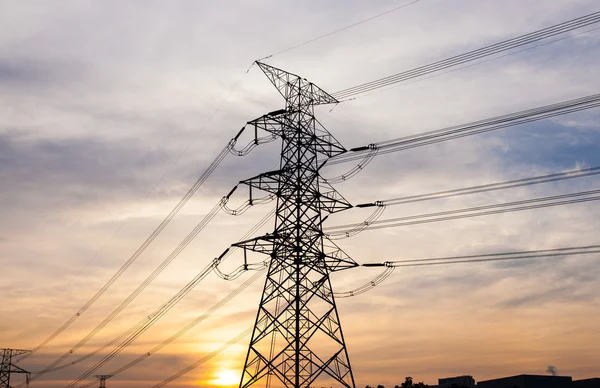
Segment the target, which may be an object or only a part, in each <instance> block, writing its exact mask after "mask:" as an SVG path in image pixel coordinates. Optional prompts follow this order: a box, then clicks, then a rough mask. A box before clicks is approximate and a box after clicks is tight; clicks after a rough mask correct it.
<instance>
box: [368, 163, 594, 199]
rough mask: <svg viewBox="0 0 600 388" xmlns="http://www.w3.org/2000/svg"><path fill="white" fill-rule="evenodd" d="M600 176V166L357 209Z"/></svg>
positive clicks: (413, 196) (431, 194)
mask: <svg viewBox="0 0 600 388" xmlns="http://www.w3.org/2000/svg"><path fill="white" fill-rule="evenodd" d="M598 174H600V166H596V167H589V168H583V169H579V170H570V171H564V172H557V173H553V174H546V175H538V176H534V177H528V178H521V179H514V180H510V181H505V182H496V183H489V184H485V185H479V186H470V187H463V188H460V189H453V190H444V191H437V192H434V193H428V194H419V195H411V196H407V197H399V198H392V199H386V200H383V201H376V202H373V203H369V204H360V205H357V207H369V206H393V205H403V204H407V203H414V202H422V201H430V200H434V199H442V198H449V197H457V196H461V195H468V194H477V193H485V192H490V191H496V190H505V189H512V188H515V187H523V186H531V185H537V184H541V183H549V182H557V181H562V180H568V179H575V178H585V177H589V176H594V175H598Z"/></svg>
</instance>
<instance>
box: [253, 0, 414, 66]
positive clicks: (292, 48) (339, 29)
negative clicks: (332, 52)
mask: <svg viewBox="0 0 600 388" xmlns="http://www.w3.org/2000/svg"><path fill="white" fill-rule="evenodd" d="M419 1H420V0H413V1H411V2H410V3H407V4H403V5H400V6H397V7H395V8H392V9H390V10H387V11H385V12H382V13H379V14H377V15H374V16H371V17H368V18H366V19H363V20H360V21H358V22H356V23H352V24H349V25H347V26H345V27H342V28H338V29H337V30H334V31H331V32H329V33H326V34H324V35H320V36H317V37H316V38H312V39H309V40H306V41H304V42H302V43H298V44H296V45H293V46H290V47H288V48H285V49H283V50H279V51H277V52H275V53H273V54H271V55H267V56H266V57H263V58H261V59H259V60H258V61H262V60H264V59H268V58H272V57H274V56H276V55H279V54H283V53H285V52H288V51H291V50H294V49H296V48H298V47H302V46H305V45H307V44H310V43H313V42H316V41H318V40H321V39H324V38H327V37H329V36H331V35H335V34H337V33H339V32H342V31H345V30H348V29H350V28H352V27H356V26H358V25H361V24H363V23H366V22H369V21H371V20H375V19H377V18H380V17H382V16H385V15H388V14H390V13H392V12H395V11H398V10H401V9H402V8H406V7H408V6H410V5H413V4H415V3H418V2H419Z"/></svg>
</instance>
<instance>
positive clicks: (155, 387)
mask: <svg viewBox="0 0 600 388" xmlns="http://www.w3.org/2000/svg"><path fill="white" fill-rule="evenodd" d="M250 333H252V327H249V328H247V329H246V330H244V331H242V332H241V333H240V334H238V335H236V336H235V337H233V338H232V339H230V340H229V341H227V342H225V343H224V344H223V345H221V346H220V347H218V348H217V349H215V350H213V351H212V352H210V353H208V354H207V355H205V356H204V357H202V358H200V359H199V360H198V361H196V362H194V363H193V364H191V365H188V366H187V367H185V368H183V369H182V370H180V371H179V372H177V373H175V374H174V375H172V376H170V377H168V378H166V379H164V380H163V381H161V382H160V383H158V384H155V385H153V386H152V388H161V387H164V386H165V385H167V384H169V383H171V382H173V381H175V380H177V379H178V378H180V377H181V376H183V375H185V374H186V373H189V372H191V371H192V370H194V369H196V368H197V367H199V366H200V365H202V364H204V363H205V362H207V361H209V360H210V359H212V358H214V357H216V356H218V355H219V354H221V353H223V352H224V351H225V350H227V349H228V348H229V347H230V346H231V345H234V344H236V343H238V342H240V341H241V340H242V339H243V338H244V337H247V336H249V335H250Z"/></svg>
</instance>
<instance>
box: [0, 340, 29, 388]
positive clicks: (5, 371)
mask: <svg viewBox="0 0 600 388" xmlns="http://www.w3.org/2000/svg"><path fill="white" fill-rule="evenodd" d="M29 352H31V350H21V349H2V364H0V388H12V387H11V386H10V375H11V374H12V373H25V374H26V376H25V378H26V381H27V384H28V385H29V372H28V371H26V370H25V369H23V368H20V367H18V366H16V365H14V364H13V363H12V358H13V357H16V356H20V355H21V354H25V353H29Z"/></svg>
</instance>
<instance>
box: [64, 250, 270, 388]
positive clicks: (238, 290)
mask: <svg viewBox="0 0 600 388" xmlns="http://www.w3.org/2000/svg"><path fill="white" fill-rule="evenodd" d="M215 267H216V263H215V262H213V263H211V265H209V266H208V267H207V268H205V269H204V270H203V271H202V273H201V274H200V275H199V277H200V276H201V277H202V278H204V277H206V275H208V273H210V272H211V270H213V269H214V268H215ZM263 273H264V269H263V270H261V271H259V272H256V273H255V274H254V275H253V276H252V277H251V278H249V279H247V280H246V281H245V282H244V283H242V284H241V285H240V286H239V287H237V288H236V289H235V290H233V291H232V292H230V293H229V294H228V295H227V296H225V297H224V298H223V299H221V300H220V301H219V302H217V303H216V304H215V305H213V306H212V307H211V308H210V309H208V310H207V311H205V312H204V313H203V314H201V315H199V316H198V317H196V318H195V319H193V320H192V321H191V322H189V323H188V324H187V325H185V326H184V327H183V328H181V329H180V330H178V331H177V332H176V333H174V334H173V335H171V336H170V337H168V338H167V339H165V340H164V341H162V342H161V343H160V344H158V345H156V346H154V347H153V348H152V349H150V350H149V351H148V352H146V353H144V354H142V355H140V356H139V357H137V358H136V359H134V360H132V361H130V362H128V363H127V364H125V365H123V366H121V367H119V368H117V369H115V370H114V371H112V372H111V373H109V374H110V375H113V376H116V375H118V374H120V373H122V372H124V371H126V370H128V369H130V368H133V367H134V366H135V365H137V364H139V363H140V362H142V361H144V360H145V359H146V358H148V357H150V356H151V355H153V354H155V353H157V352H158V351H160V350H161V349H163V348H164V347H165V346H167V345H169V344H170V343H172V342H173V341H175V340H176V339H178V338H179V337H181V336H182V335H184V334H186V333H187V332H189V331H190V330H191V329H193V328H194V327H195V326H196V325H198V324H199V323H201V322H203V321H204V320H206V319H207V318H209V317H210V316H211V315H212V314H214V313H215V312H216V311H217V310H219V309H220V308H221V307H223V306H224V305H225V304H227V303H228V302H230V301H231V300H232V299H233V298H234V297H235V296H237V295H239V294H240V293H241V292H242V291H243V290H245V289H246V288H248V287H249V286H250V285H251V284H252V283H254V282H255V281H256V280H257V279H258V278H259V277H260V276H261V275H262V274H263ZM199 277H197V278H196V279H199V280H198V281H197V282H196V284H191V283H190V284H188V286H186V289H187V290H186V291H184V292H185V295H187V293H189V291H191V289H193V288H194V287H195V285H197V283H198V282H199V281H200V280H201V279H200V278H199ZM185 295H182V296H181V297H179V300H180V299H181V298H183V296H185ZM169 302H170V303H171V307H172V306H174V305H175V304H176V303H177V302H178V300H174V298H173V299H171V300H170V301H169ZM165 305H166V304H165ZM165 305H163V306H165ZM161 309H163V307H162V306H161ZM169 309H170V307H169ZM167 311H168V310H167ZM165 313H166V311H165ZM158 314H162V315H164V313H163V312H162V310H161V311H160V312H159V310H157V311H156V312H155V313H154V314H152V315H151V316H150V317H149V320H150V319H151V320H152V322H149V321H146V322H144V321H142V322H140V324H142V325H141V327H140V329H139V330H137V331H136V332H135V334H134V335H131V336H129V338H128V339H127V340H126V341H123V342H122V343H121V344H120V345H119V346H118V347H117V348H115V349H114V350H113V351H111V352H110V353H109V354H108V355H106V356H105V357H103V359H102V360H100V361H99V362H98V363H96V365H94V366H93V367H92V368H90V369H88V370H87V371H86V372H85V373H83V374H81V376H79V378H78V379H77V380H75V381H73V382H71V383H70V384H69V385H67V387H71V388H72V387H75V386H77V384H78V383H80V382H81V381H83V380H84V379H86V378H87V377H89V376H91V375H92V374H93V373H94V372H95V371H97V370H98V369H100V368H101V367H102V366H104V365H106V363H108V362H109V361H110V360H112V359H113V358H114V357H115V356H117V355H118V354H119V353H120V352H121V351H122V350H123V349H124V348H125V347H127V346H128V345H130V344H131V343H132V342H133V341H134V340H135V339H136V338H137V337H139V336H140V335H141V334H142V333H143V332H144V331H146V330H147V329H148V328H149V327H150V326H151V325H152V324H154V323H155V322H156V321H157V319H155V316H158ZM162 315H161V316H162ZM92 383H93V382H92ZM87 386H88V385H84V386H82V387H80V388H84V387H87Z"/></svg>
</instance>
